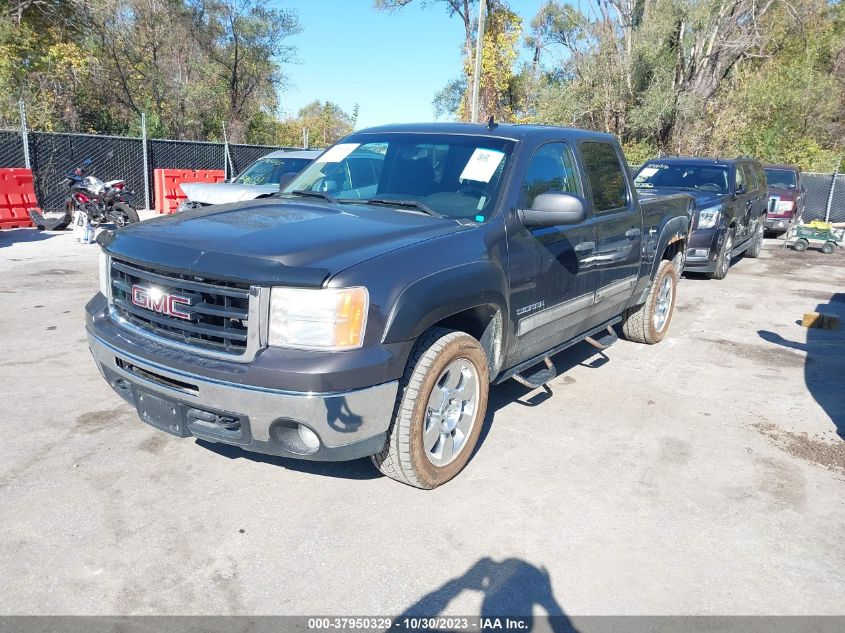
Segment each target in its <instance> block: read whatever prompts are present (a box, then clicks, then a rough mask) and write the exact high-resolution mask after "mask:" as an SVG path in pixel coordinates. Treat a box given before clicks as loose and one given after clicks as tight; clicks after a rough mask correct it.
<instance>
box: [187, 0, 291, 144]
mask: <svg viewBox="0 0 845 633" xmlns="http://www.w3.org/2000/svg"><path fill="white" fill-rule="evenodd" d="M191 7H192V10H193V24H194V37H195V38H196V40H197V41H198V42H199V44H200V46H201V47H202V48H203V50H204V51H205V53H206V55H208V57H209V58H210V59H211V60H212V61H213V62H214V63H215V65H216V66H217V72H216V74H217V77H218V79H219V80H220V87H221V88H225V91H226V95H227V100H228V103H227V104H226V107H227V120H228V128H229V130H231V135H232V138H233V140H237V139H240V138H242V137H243V136H244V131H245V127H246V123H247V120H248V119H249V117H250V116H251V115H254V114H255V113H256V111H257V110H258V109H259V108H260V107H261V106H264V107H268V108H274V107H275V106H276V105H277V104H276V92H275V87H276V86H278V85H280V84H282V83H283V79H284V78H283V75H282V73H281V69H280V67H279V63H283V62H287V61H291V59H292V58H293V53H294V50H293V49H292V48H291V47H290V46H287V45H285V44H284V40H285V39H286V38H288V37H290V36H291V35H294V34H296V33H298V32H299V31H300V30H301V29H300V27H299V22H298V19H297V16H296V14H295V13H294V12H292V11H290V10H287V9H276V8H271V7H270V6H269V5H268V3H267V0H192V4H191Z"/></svg>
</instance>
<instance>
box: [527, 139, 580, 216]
mask: <svg viewBox="0 0 845 633" xmlns="http://www.w3.org/2000/svg"><path fill="white" fill-rule="evenodd" d="M549 191H563V192H566V193H577V194H580V193H581V189H580V187H579V186H578V175H577V172H576V171H575V161H574V160H573V159H572V152H571V151H570V149H569V147H568V146H567V145H565V144H564V143H546V144H545V145H543V146H542V147H540V148H538V149H537V151H536V152H534V156H533V157H532V158H531V163H530V164H529V165H528V171H527V172H526V174H525V180H524V181H523V182H522V189H521V191H520V193H519V203H518V206H519V207H520V208H522V209H530V208H531V205H532V204H534V198H536V197H537V196H538V195H540V194H541V193H547V192H549Z"/></svg>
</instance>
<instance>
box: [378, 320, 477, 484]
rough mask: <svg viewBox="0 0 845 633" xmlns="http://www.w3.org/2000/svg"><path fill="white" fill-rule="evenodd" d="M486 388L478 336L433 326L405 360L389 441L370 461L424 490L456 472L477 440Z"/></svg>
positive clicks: (383, 470) (447, 479) (389, 474)
mask: <svg viewBox="0 0 845 633" xmlns="http://www.w3.org/2000/svg"><path fill="white" fill-rule="evenodd" d="M489 388H490V381H489V377H488V369H487V356H486V355H485V353H484V350H483V349H482V348H481V345H479V343H478V341H477V340H476V339H474V338H473V337H472V336H470V335H469V334H466V333H464V332H456V331H454V330H447V329H444V328H437V327H435V328H431V329H430V330H428V331H427V332H426V333H425V334H423V335H422V336H421V337H420V339H419V340H418V341H417V344H416V346H415V348H414V352H413V353H412V354H411V358H410V359H409V360H408V366H407V368H406V369H405V374H404V376H402V379H401V381H400V383H399V394H398V396H397V402H396V408H395V413H394V416H393V422H392V424H391V427H390V431H389V433H388V439H387V443H386V444H385V447H384V449H383V450H382V451H381V452H380V453H377V454H376V455H373V457H372V460H373V464H375V466H376V468H378V469H379V470H380V471H381V472H382V473H383V474H384V475H386V476H388V477H390V478H391V479H395V480H396V481H399V482H401V483H404V484H408V485H409V486H413V487H415V488H423V489H426V490H429V489H431V488H436V487H437V486H440V485H442V484H444V483H446V482H447V481H449V480H450V479H452V478H454V477H455V476H456V475H457V474H458V473H459V472H461V470H463V468H464V466H466V464H467V462H468V461H469V458H470V456H471V455H472V452H473V450H474V449H475V445H476V443H477V442H478V436H479V435H480V434H481V427H482V426H483V425H484V417H485V414H486V412H487V394H488V391H489Z"/></svg>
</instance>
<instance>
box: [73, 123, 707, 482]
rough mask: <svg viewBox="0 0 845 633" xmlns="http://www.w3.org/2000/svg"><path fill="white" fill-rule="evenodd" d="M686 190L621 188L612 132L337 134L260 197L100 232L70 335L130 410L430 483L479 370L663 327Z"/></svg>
mask: <svg viewBox="0 0 845 633" xmlns="http://www.w3.org/2000/svg"><path fill="white" fill-rule="evenodd" d="M693 204H694V202H693V200H692V198H690V197H689V196H688V195H686V194H679V195H672V196H665V197H657V196H655V197H653V198H650V199H649V200H648V202H645V203H644V202H642V201H640V200H638V198H637V194H636V190H635V189H634V187H633V183H632V181H631V179H630V177H629V172H628V166H627V164H626V162H625V159H624V157H623V155H622V151H621V148H620V146H619V143H618V142H617V140H616V139H615V138H614V137H613V136H610V135H607V134H600V133H596V132H587V131H582V130H572V129H563V128H555V127H544V126H522V125H520V126H512V125H496V124H495V123H492V122H491V123H489V124H488V125H486V126H484V125H472V124H459V123H454V124H453V123H444V124H426V125H397V126H385V127H378V128H371V129H367V130H364V131H360V132H356V133H354V134H352V135H351V136H349V137H347V138H345V139H343V140H342V141H341V142H340V143H338V144H337V145H335V146H333V147H331V148H329V149H328V150H326V151H325V152H324V153H323V154H322V155H321V156H320V157H318V158H317V159H316V161H315V162H314V163H312V164H311V165H310V166H309V167H308V168H307V169H305V170H304V171H303V172H302V173H301V174H299V175H298V176H297V177H296V178H295V179H294V180H292V181H291V182H290V183H288V184H287V185H286V186H285V187H284V189H283V190H282V191H281V192H279V193H278V194H277V195H276V196H273V197H270V198H264V199H259V200H252V201H246V202H239V203H234V204H229V205H220V206H216V207H212V208H208V209H193V210H188V211H185V212H184V213H180V214H178V215H173V216H168V217H161V218H156V219H153V220H150V221H147V222H142V223H140V224H137V225H133V226H131V227H127V228H125V229H121V230H119V231H116V232H114V233H110V234H104V239H102V240H101V245H102V249H103V252H102V256H101V270H100V275H101V281H100V292H99V293H98V294H97V295H95V296H94V298H93V299H92V300H91V301H90V302H89V303H88V305H87V308H86V310H87V324H86V325H87V333H88V341H89V345H90V348H91V352H92V353H93V356H94V359H95V360H96V362H97V365H98V367H99V369H100V371H101V373H102V375H103V377H104V378H105V379H106V381H107V382H108V384H109V385H110V386H111V387H112V388H113V389H114V390H115V391H116V392H117V393H118V395H120V396H121V397H122V398H124V399H125V400H126V401H127V402H129V403H130V404H131V405H132V406H133V407H135V408H136V409H137V411H138V414H139V416H140V417H141V419H142V420H143V421H144V422H147V423H148V424H151V425H152V426H155V427H157V428H159V429H161V430H163V431H167V432H169V433H172V434H174V435H177V436H180V437H189V436H195V437H197V438H202V439H203V440H208V441H212V442H223V443H226V444H232V445H236V446H240V447H243V448H244V449H246V450H249V451H258V452H262V453H270V454H275V455H283V456H288V457H294V458H301V459H314V460H348V459H355V458H360V457H365V456H371V457H372V461H373V462H374V464H375V465H376V466H377V467H378V468H379V470H381V472H382V473H384V474H385V475H387V476H389V477H391V478H393V479H396V480H398V481H401V482H404V483H406V484H409V485H411V486H416V487H419V488H434V487H436V486H438V485H440V484H443V483H445V482H446V481H448V480H450V479H451V478H453V477H454V476H455V475H457V474H458V473H459V472H460V471H461V469H462V468H463V467H464V466H465V465H466V463H467V461H468V460H469V458H470V456H471V454H472V452H473V448H474V447H475V445H476V442H477V440H478V437H479V433H480V431H481V427H482V425H483V424H484V421H485V415H486V409H487V395H488V391H489V388H490V385H491V384H495V383H499V382H502V381H504V380H507V379H509V378H516V379H517V380H519V381H520V382H522V383H523V384H526V385H529V386H541V385H543V384H545V383H546V382H548V381H549V380H551V379H552V378H553V377H554V375H555V368H554V365H553V363H552V362H551V361H550V356H552V355H553V354H555V353H557V352H559V351H561V350H563V349H564V348H566V347H568V346H570V345H573V344H575V343H578V342H579V341H583V340H587V341H588V342H590V343H592V344H594V345H596V346H598V347H604V346H606V345H608V344H610V343H611V342H613V340H615V336H614V329H613V327H614V326H617V325H619V326H620V327H621V330H622V333H623V334H624V335H625V336H626V337H627V338H629V339H631V340H635V341H639V342H643V343H656V342H658V341H660V340H661V339H662V338H663V336H664V335H665V334H666V331H667V329H668V327H669V322H670V320H671V317H672V311H673V308H674V304H675V292H676V288H677V285H678V273H679V271H680V270H681V269H682V268H683V259H684V253H685V251H686V244H687V239H688V235H689V222H690V216H689V214H690V209H691V207H692V205H693Z"/></svg>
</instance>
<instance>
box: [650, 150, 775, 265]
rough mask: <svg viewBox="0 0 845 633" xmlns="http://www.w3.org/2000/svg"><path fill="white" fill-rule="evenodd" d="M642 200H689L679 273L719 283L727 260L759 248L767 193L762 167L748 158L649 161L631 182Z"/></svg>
mask: <svg viewBox="0 0 845 633" xmlns="http://www.w3.org/2000/svg"><path fill="white" fill-rule="evenodd" d="M634 184H635V185H636V187H637V191H638V192H639V194H640V195H641V196H643V197H644V198H646V199H647V198H648V197H649V196H651V195H666V194H671V193H678V192H686V193H689V194H691V195H692V196H693V197H694V198H695V212H694V215H693V217H692V235H691V236H690V240H689V245H688V248H687V252H686V262H685V264H684V270H685V271H690V272H700V273H705V274H706V275H708V276H709V277H710V278H711V279H724V278H725V276H726V275H727V274H728V270H729V269H730V265H731V260H732V258H733V257H735V256H737V255H739V254H741V253H744V254H745V256H746V257H758V256H759V255H760V251H761V250H762V248H763V230H764V221H765V216H766V204H767V190H766V186H767V185H766V174H765V173H764V171H763V166H762V165H761V164H760V163H759V162H758V161H756V160H754V159H751V158H736V159H723V158H684V157H665V158H655V159H654V160H650V161H648V162H646V163H645V164H644V165H643V166H642V167H641V168H640V170H639V171H638V172H637V175H636V176H635V178H634Z"/></svg>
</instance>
